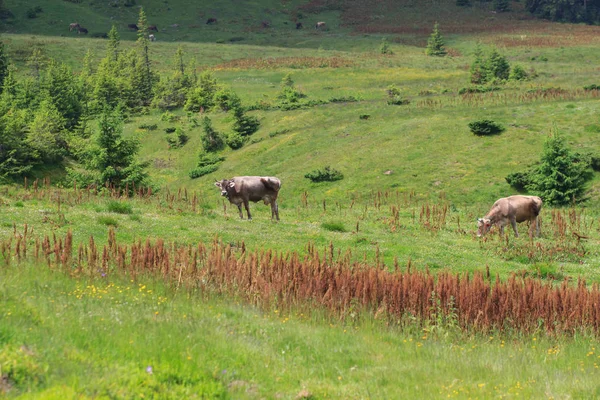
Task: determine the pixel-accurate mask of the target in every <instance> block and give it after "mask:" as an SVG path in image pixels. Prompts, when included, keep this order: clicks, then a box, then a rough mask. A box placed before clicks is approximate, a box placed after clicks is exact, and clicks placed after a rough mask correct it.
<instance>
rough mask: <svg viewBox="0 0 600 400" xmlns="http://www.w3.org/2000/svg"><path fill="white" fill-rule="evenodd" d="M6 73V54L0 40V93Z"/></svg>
mask: <svg viewBox="0 0 600 400" xmlns="http://www.w3.org/2000/svg"><path fill="white" fill-rule="evenodd" d="M7 75H8V55H7V54H6V49H5V48H4V42H2V41H0V93H2V90H3V88H4V80H5V79H6V76H7Z"/></svg>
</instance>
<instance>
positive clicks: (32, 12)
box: [25, 8, 38, 19]
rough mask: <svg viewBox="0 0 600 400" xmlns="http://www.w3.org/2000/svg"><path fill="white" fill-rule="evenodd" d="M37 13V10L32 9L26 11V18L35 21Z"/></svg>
mask: <svg viewBox="0 0 600 400" xmlns="http://www.w3.org/2000/svg"><path fill="white" fill-rule="evenodd" d="M37 14H38V13H37V12H35V9H33V8H30V9H28V10H27V11H25V16H26V17H27V18H29V19H33V18H37Z"/></svg>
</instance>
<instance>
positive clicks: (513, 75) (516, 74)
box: [508, 65, 529, 81]
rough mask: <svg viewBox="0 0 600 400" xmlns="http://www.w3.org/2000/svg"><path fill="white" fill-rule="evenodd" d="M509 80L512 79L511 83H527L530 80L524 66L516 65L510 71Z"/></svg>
mask: <svg viewBox="0 0 600 400" xmlns="http://www.w3.org/2000/svg"><path fill="white" fill-rule="evenodd" d="M508 79H510V80H511V81H526V80H527V79H529V74H528V73H527V71H525V69H524V68H523V67H522V66H520V65H515V66H514V67H513V68H512V70H511V71H510V75H509V76H508Z"/></svg>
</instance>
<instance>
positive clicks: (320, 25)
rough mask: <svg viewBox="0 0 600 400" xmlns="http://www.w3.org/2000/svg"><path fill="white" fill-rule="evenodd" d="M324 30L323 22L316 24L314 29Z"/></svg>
mask: <svg viewBox="0 0 600 400" xmlns="http://www.w3.org/2000/svg"><path fill="white" fill-rule="evenodd" d="M326 28H327V24H325V22H323V21H320V22H317V24H316V25H315V29H321V30H325V29H326Z"/></svg>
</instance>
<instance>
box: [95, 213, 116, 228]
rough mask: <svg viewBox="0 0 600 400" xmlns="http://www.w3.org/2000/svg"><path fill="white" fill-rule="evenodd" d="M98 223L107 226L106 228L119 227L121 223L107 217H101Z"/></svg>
mask: <svg viewBox="0 0 600 400" xmlns="http://www.w3.org/2000/svg"><path fill="white" fill-rule="evenodd" d="M96 221H97V222H98V223H99V224H101V225H106V226H118V225H119V223H118V222H117V220H116V219H114V218H113V217H107V216H105V215H101V216H99V217H98V218H97V219H96Z"/></svg>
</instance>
